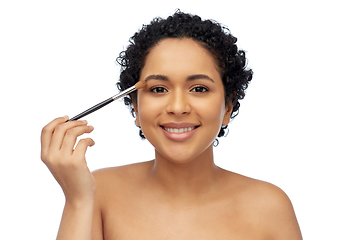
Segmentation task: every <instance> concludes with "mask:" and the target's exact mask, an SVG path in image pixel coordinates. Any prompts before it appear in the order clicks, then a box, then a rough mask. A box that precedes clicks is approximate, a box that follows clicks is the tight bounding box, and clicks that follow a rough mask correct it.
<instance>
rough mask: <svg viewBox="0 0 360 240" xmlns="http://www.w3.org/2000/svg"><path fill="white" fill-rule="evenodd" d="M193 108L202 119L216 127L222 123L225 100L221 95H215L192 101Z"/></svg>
mask: <svg viewBox="0 0 360 240" xmlns="http://www.w3.org/2000/svg"><path fill="white" fill-rule="evenodd" d="M193 106H194V109H196V111H197V112H198V114H199V115H201V118H202V120H203V121H206V122H208V123H212V125H214V126H216V127H218V126H219V127H220V126H221V125H222V119H223V117H224V114H225V101H224V100H223V98H222V96H217V97H214V98H211V99H207V100H206V101H194V105H193Z"/></svg>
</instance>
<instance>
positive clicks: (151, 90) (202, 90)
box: [150, 85, 209, 93]
mask: <svg viewBox="0 0 360 240" xmlns="http://www.w3.org/2000/svg"><path fill="white" fill-rule="evenodd" d="M200 89H201V90H200ZM159 90H160V91H159ZM164 90H165V91H166V92H168V90H167V89H166V88H165V87H162V86H154V87H152V88H150V92H154V93H164V92H165V91H164ZM194 90H195V91H194ZM196 90H200V91H196ZM208 91H209V89H208V88H207V87H204V86H201V85H198V86H195V87H193V88H192V89H191V90H190V92H198V93H202V92H208Z"/></svg>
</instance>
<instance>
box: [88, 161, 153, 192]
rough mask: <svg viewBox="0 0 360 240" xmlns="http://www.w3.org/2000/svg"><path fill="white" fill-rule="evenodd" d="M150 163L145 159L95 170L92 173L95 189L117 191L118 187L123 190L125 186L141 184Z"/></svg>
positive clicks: (151, 163) (130, 186)
mask: <svg viewBox="0 0 360 240" xmlns="http://www.w3.org/2000/svg"><path fill="white" fill-rule="evenodd" d="M152 165H153V161H147V162H141V163H134V164H129V165H124V166H119V167H110V168H103V169H99V170H96V171H94V172H93V175H94V177H95V179H96V187H97V190H99V192H101V193H102V194H105V193H106V192H109V191H113V190H117V191H116V192H119V191H118V190H120V189H121V190H122V191H121V192H123V191H125V190H126V188H132V187H134V185H137V184H141V182H142V181H144V177H145V176H146V172H148V170H149V168H151V167H152ZM113 193H115V192H113Z"/></svg>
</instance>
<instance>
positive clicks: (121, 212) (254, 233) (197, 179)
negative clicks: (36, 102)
mask: <svg viewBox="0 0 360 240" xmlns="http://www.w3.org/2000/svg"><path fill="white" fill-rule="evenodd" d="M217 69H218V68H217V65H216V61H215V59H214V58H213V56H212V55H211V54H210V53H209V52H208V51H207V50H206V49H204V48H203V47H202V46H200V45H199V44H198V43H196V42H194V41H192V40H189V39H165V40H163V41H161V42H160V43H159V44H158V45H157V46H155V47H154V48H153V49H152V50H151V52H150V53H149V55H148V56H147V59H146V62H145V66H144V68H143V69H142V72H141V76H140V80H144V79H148V82H147V87H145V88H144V89H141V90H139V91H138V99H137V101H136V102H134V107H135V112H136V123H137V124H138V125H139V126H141V128H142V130H143V132H144V134H145V136H146V137H147V139H148V140H149V141H150V142H151V143H152V144H153V146H154V149H155V159H154V160H151V161H147V162H143V163H137V164H132V165H127V166H121V167H115V168H108V169H102V170H98V171H95V172H93V173H90V171H89V169H88V168H87V166H86V161H85V151H86V148H87V146H92V145H93V144H94V142H93V140H92V139H90V138H87V139H85V140H82V141H80V142H79V144H78V146H76V147H75V149H74V145H75V142H76V138H77V137H78V136H80V135H82V134H84V133H89V132H91V131H92V130H93V127H91V126H87V123H86V122H80V121H75V122H67V123H65V121H66V120H67V118H59V119H56V120H54V121H53V122H51V123H50V124H49V125H47V126H46V127H45V128H44V131H43V134H42V160H43V161H44V162H45V163H46V165H47V166H48V167H49V169H50V171H51V172H52V173H53V175H54V177H55V178H56V179H57V181H58V182H59V184H60V185H61V186H62V188H63V190H64V193H65V197H66V204H65V208H64V213H63V218H62V221H61V225H60V229H59V234H58V239H96V240H100V239H107V240H109V239H110V240H111V239H263V240H265V239H277V240H281V239H284V240H285V239H302V238H301V233H300V229H299V226H298V223H297V220H296V217H295V214H294V210H293V207H292V205H291V202H290V200H289V198H288V197H287V196H286V194H285V193H284V192H283V191H282V190H280V189H279V188H277V187H275V186H274V185H271V184H269V183H266V182H262V181H259V180H255V179H251V178H248V177H245V176H242V175H239V174H236V173H232V172H229V171H226V170H224V169H221V168H219V167H218V166H216V165H215V164H214V157H213V145H212V142H213V141H214V139H215V137H216V135H217V133H218V131H219V129H220V127H221V125H226V124H228V123H229V121H230V114H231V111H232V107H231V105H227V104H225V102H224V99H225V98H224V90H223V87H222V82H221V77H220V74H219V72H218V70H217ZM159 75H160V76H161V77H158V76H159ZM149 76H150V77H149ZM154 76H155V77H154ZM156 76H157V77H156ZM194 76H195V77H194Z"/></svg>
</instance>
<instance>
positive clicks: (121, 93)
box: [67, 84, 136, 122]
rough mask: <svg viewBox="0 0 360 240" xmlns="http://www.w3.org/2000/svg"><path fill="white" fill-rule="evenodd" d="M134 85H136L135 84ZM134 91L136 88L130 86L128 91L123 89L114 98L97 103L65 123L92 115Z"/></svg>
mask: <svg viewBox="0 0 360 240" xmlns="http://www.w3.org/2000/svg"><path fill="white" fill-rule="evenodd" d="M135 85H136V84H135ZM135 90H136V87H135V86H132V87H129V88H128V89H125V90H124V91H122V92H120V93H118V94H116V95H115V96H112V97H111V98H109V99H106V100H105V101H103V102H101V103H99V104H96V105H95V106H93V107H91V108H89V109H88V110H86V111H84V112H82V113H80V114H78V115H76V116H75V117H73V118H70V119H69V120H67V122H69V121H74V120H78V119H80V118H82V117H85V116H86V115H88V114H90V113H92V112H95V111H96V110H99V109H100V108H102V107H104V106H106V105H108V104H109V103H111V102H113V101H115V100H117V99H119V98H122V97H123V96H125V95H127V94H129V93H132V92H133V91H135Z"/></svg>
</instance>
